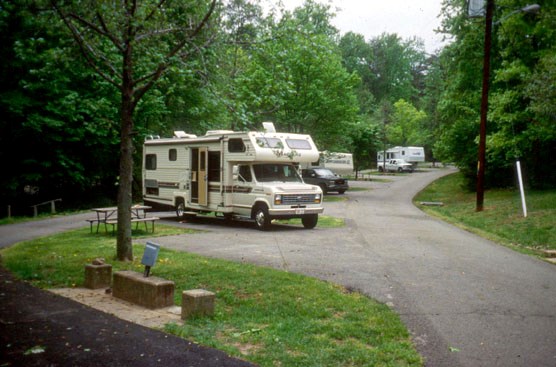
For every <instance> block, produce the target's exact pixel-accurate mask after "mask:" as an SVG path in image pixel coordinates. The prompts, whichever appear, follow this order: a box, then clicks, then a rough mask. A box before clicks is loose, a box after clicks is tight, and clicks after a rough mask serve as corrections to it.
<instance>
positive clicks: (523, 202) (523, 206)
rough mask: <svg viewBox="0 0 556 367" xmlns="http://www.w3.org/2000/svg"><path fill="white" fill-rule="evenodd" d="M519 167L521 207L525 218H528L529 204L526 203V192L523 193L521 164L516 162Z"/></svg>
mask: <svg viewBox="0 0 556 367" xmlns="http://www.w3.org/2000/svg"><path fill="white" fill-rule="evenodd" d="M515 164H516V166H517V179H518V181H519V192H520V193H521V207H522V208H523V216H524V217H527V203H526V202H525V192H524V191H523V180H522V179H521V164H520V163H519V161H515Z"/></svg>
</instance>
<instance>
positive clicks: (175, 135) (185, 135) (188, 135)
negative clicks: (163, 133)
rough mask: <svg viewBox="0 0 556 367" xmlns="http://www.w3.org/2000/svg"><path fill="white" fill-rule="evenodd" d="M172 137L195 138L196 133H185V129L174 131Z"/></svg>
mask: <svg viewBox="0 0 556 367" xmlns="http://www.w3.org/2000/svg"><path fill="white" fill-rule="evenodd" d="M174 137H175V138H180V139H193V138H196V137H197V135H193V134H187V133H186V132H185V131H174Z"/></svg>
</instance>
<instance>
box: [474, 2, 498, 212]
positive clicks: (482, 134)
mask: <svg viewBox="0 0 556 367" xmlns="http://www.w3.org/2000/svg"><path fill="white" fill-rule="evenodd" d="M493 12H494V0H487V6H486V16H485V44H484V57H483V91H482V98H481V122H480V124H481V125H480V129H479V162H478V166H477V207H476V211H478V212H480V211H482V210H483V204H484V198H485V161H486V159H485V156H486V153H485V152H486V123H487V113H488V89H489V79H490V48H491V46H492V15H493Z"/></svg>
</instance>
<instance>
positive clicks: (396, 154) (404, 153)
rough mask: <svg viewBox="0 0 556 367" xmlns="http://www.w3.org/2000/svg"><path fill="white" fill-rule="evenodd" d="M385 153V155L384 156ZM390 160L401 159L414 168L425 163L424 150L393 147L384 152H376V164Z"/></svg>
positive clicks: (420, 148) (421, 148)
mask: <svg viewBox="0 0 556 367" xmlns="http://www.w3.org/2000/svg"><path fill="white" fill-rule="evenodd" d="M385 153H386V155H385ZM391 159H403V160H404V161H406V162H407V163H410V164H412V165H413V167H416V166H417V164H418V163H420V162H424V161H425V149H423V147H394V148H390V149H388V150H386V151H383V150H381V151H378V152H377V154H376V160H377V162H384V161H389V160H391Z"/></svg>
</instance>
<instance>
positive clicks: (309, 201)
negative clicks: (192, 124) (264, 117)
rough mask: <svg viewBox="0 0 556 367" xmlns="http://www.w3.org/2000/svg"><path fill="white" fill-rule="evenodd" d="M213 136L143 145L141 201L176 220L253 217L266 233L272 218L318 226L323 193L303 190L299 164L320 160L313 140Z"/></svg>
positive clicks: (271, 133) (270, 133)
mask: <svg viewBox="0 0 556 367" xmlns="http://www.w3.org/2000/svg"><path fill="white" fill-rule="evenodd" d="M263 125H264V126H265V131H264V132H258V131H251V132H234V131H229V130H212V131H208V132H207V133H206V134H205V135H204V136H200V137H197V136H195V135H191V134H186V133H185V132H183V131H177V132H174V134H175V136H174V137H173V138H166V139H160V138H149V139H147V140H145V143H144V145H143V201H144V203H145V204H146V205H150V206H152V207H153V208H158V209H171V210H176V214H177V215H178V216H179V217H186V216H194V215H197V213H207V212H214V213H219V214H221V215H223V216H224V217H225V218H227V219H232V218H234V217H243V218H250V219H253V220H254V221H255V223H256V226H257V228H259V229H261V230H266V229H268V228H269V227H270V225H271V221H272V220H273V219H289V218H301V222H302V223H303V226H304V227H305V228H314V227H315V226H316V224H317V222H318V215H319V214H320V213H322V212H323V210H324V209H323V207H322V199H323V193H322V190H321V189H320V188H319V187H318V186H314V185H308V184H305V183H304V182H303V180H302V178H301V177H300V175H299V173H298V170H297V166H298V165H299V164H300V163H302V162H313V161H315V160H318V157H319V152H318V150H317V147H316V146H315V144H314V142H313V140H312V139H311V137H310V136H309V135H303V134H290V133H281V132H276V131H275V130H274V125H273V124H272V123H263Z"/></svg>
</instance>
